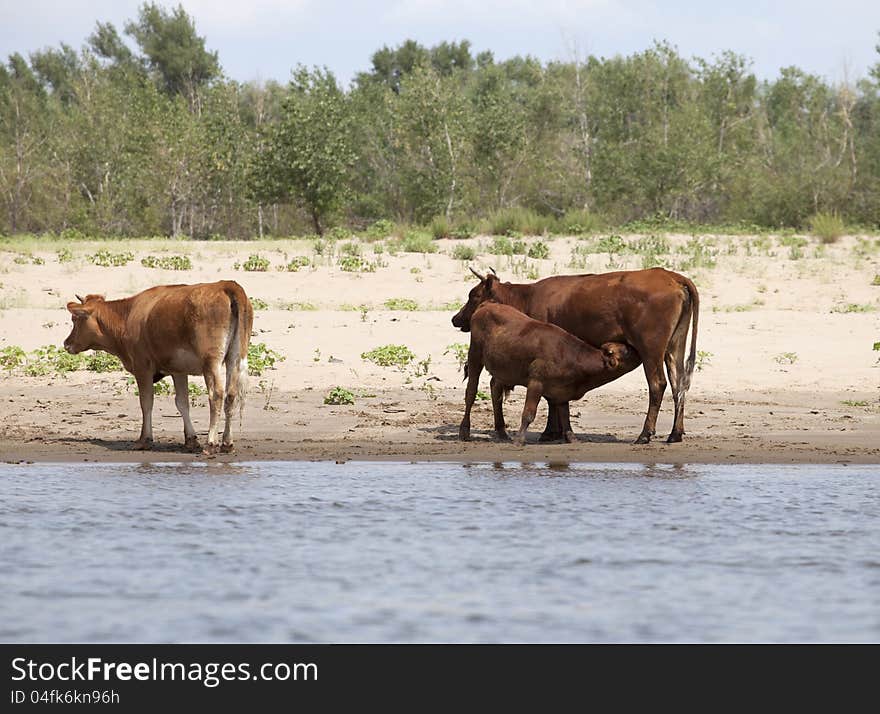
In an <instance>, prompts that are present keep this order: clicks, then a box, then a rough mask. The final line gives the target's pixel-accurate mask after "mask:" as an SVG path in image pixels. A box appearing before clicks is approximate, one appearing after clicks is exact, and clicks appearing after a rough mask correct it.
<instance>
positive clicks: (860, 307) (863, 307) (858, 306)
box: [831, 302, 877, 314]
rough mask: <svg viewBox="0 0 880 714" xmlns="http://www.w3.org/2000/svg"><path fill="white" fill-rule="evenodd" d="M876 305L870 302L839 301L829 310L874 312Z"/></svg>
mask: <svg viewBox="0 0 880 714" xmlns="http://www.w3.org/2000/svg"><path fill="white" fill-rule="evenodd" d="M876 311H877V306H876V305H872V304H871V303H855V302H848V303H841V304H839V305H835V306H834V307H832V308H831V312H840V313H844V314H846V313H850V312H876Z"/></svg>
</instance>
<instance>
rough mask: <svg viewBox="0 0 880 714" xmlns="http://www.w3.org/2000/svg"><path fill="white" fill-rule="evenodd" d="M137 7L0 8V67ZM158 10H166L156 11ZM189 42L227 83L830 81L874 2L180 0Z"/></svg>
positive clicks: (866, 25) (848, 68)
mask: <svg viewBox="0 0 880 714" xmlns="http://www.w3.org/2000/svg"><path fill="white" fill-rule="evenodd" d="M140 4H141V0H91V1H90V2H85V1H83V0H17V1H13V0H0V56H2V57H3V58H5V57H6V56H7V55H9V54H10V53H12V52H16V51H17V52H21V53H22V54H24V55H25V56H27V54H28V53H29V52H32V51H33V50H36V49H42V48H44V47H47V46H57V45H58V44H59V43H61V42H65V43H67V44H69V45H71V46H73V47H75V48H79V47H80V46H81V45H82V44H83V43H84V42H85V39H86V37H87V36H88V35H89V34H90V33H91V32H92V31H93V30H94V27H95V22H96V21H97V20H101V21H103V22H107V21H110V22H113V23H114V24H115V25H116V27H117V29H118V30H120V32H121V31H122V28H123V25H124V24H125V21H126V20H128V19H133V18H135V17H136V16H137V9H138V7H139V6H140ZM159 4H161V5H165V6H166V7H169V8H170V7H172V6H176V5H177V2H171V1H170V0H169V1H167V2H160V3H159ZM181 4H182V5H183V7H184V8H185V9H186V10H187V12H188V13H189V14H190V15H192V16H193V17H194V18H195V22H196V30H197V32H198V33H199V34H200V35H202V36H204V37H205V38H206V45H207V47H208V49H210V50H216V51H217V52H218V53H219V57H220V63H221V65H222V67H223V70H224V72H225V73H226V74H227V75H228V76H229V77H231V78H233V79H236V80H239V81H248V80H253V79H256V80H267V79H276V80H279V81H286V80H287V79H288V78H289V77H290V70H291V68H292V67H295V66H296V65H297V64H298V63H302V64H305V65H308V66H313V65H319V66H326V67H328V68H329V69H331V70H332V71H333V72H334V73H335V74H336V76H337V77H338V78H339V79H340V80H341V81H342V82H343V83H347V82H348V81H350V80H351V79H352V78H353V77H354V76H355V74H356V73H357V72H359V71H362V70H366V69H368V68H369V66H370V55H371V54H372V53H373V52H374V51H376V50H377V49H379V48H381V47H382V46H383V45H389V46H396V45H398V44H400V43H401V42H403V41H404V40H405V39H408V38H412V39H415V40H417V41H418V42H420V43H422V44H424V45H428V46H430V45H433V44H436V43H438V42H441V41H443V40H449V41H452V40H456V41H458V40H464V39H467V40H470V42H471V45H472V48H473V50H474V52H475V53H476V52H479V51H482V50H491V51H492V52H493V53H494V55H495V57H496V59H498V60H503V59H506V58H508V57H511V56H513V55H517V54H520V55H526V54H528V55H532V56H535V57H538V58H539V59H541V60H544V61H547V60H566V59H572V58H573V57H574V56H575V55H576V54H577V55H579V56H585V55H589V54H593V55H596V56H600V57H610V56H614V55H617V54H622V55H627V54H631V53H633V52H639V51H642V50H644V49H646V48H648V47H650V46H651V44H652V43H653V42H654V41H655V40H666V41H669V42H670V43H672V44H673V45H675V46H676V47H677V48H678V50H679V52H680V53H681V54H682V55H684V56H685V57H694V56H697V57H705V58H711V57H712V56H713V55H716V54H720V53H721V52H722V51H724V50H733V51H734V52H737V53H739V54H742V55H745V56H746V57H748V58H750V59H751V60H752V61H753V65H752V68H753V70H754V72H755V73H756V74H757V75H758V77H759V78H760V79H773V78H774V77H776V76H777V75H778V73H779V69H780V68H781V67H787V66H790V65H796V66H798V67H800V68H801V69H803V70H805V71H807V72H811V73H815V74H819V75H821V76H823V77H825V78H826V79H829V80H831V81H835V82H837V81H841V80H844V79H849V80H854V79H859V78H861V77H864V76H866V74H867V71H868V68H869V67H870V66H872V65H874V64H876V63H878V62H880V54H878V53H877V51H876V49H875V47H876V45H877V44H878V43H880V37H878V34H877V33H878V31H880V0H874V1H873V2H866V1H861V2H857V1H856V0H832V1H830V2H829V1H828V0H825V1H824V2H816V1H814V0H801V1H797V0H778V1H777V2H767V1H766V0H765V1H764V2H761V1H759V0H737V2H735V3H734V2H729V3H715V2H707V0H668V1H666V2H647V1H645V0H617V1H615V0H542V1H540V2H534V1H532V2H529V1H527V0H507V1H502V0H373V1H372V2H369V1H368V2H344V1H343V0H239V1H238V2H228V0H183V1H182V3H181Z"/></svg>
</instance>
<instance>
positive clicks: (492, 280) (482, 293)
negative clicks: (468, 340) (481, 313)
mask: <svg viewBox="0 0 880 714" xmlns="http://www.w3.org/2000/svg"><path fill="white" fill-rule="evenodd" d="M470 271H471V272H472V273H473V274H474V275H476V276H477V277H478V278H479V279H480V284H479V285H477V286H476V287H475V288H473V289H472V290H471V291H470V293H468V301H467V302H466V303H465V304H464V306H463V307H462V308H461V310H459V311H458V312H457V313H455V316H454V317H453V318H452V325H453V327H457V328H458V329H460V330H461V331H462V332H470V329H471V316H472V315H473V314H474V310H476V309H477V308H478V307H479V306H480V305H482V304H483V303H484V302H486V301H488V300H495V299H496V296H495V287H496V286H497V285H498V283H499V282H500V281H499V279H498V276H497V275H496V274H495V271H494V270H493V271H492V272H491V273H487V274H486V275H485V276H483V275H480V274H479V273H478V272H477V271H476V270H474V269H473V268H471V269H470Z"/></svg>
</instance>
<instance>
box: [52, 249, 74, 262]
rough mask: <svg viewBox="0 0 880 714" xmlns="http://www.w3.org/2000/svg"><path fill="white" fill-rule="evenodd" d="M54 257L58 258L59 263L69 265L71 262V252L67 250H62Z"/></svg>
mask: <svg viewBox="0 0 880 714" xmlns="http://www.w3.org/2000/svg"><path fill="white" fill-rule="evenodd" d="M55 255H57V256H58V262H59V263H70V262H71V261H72V260H73V252H72V251H71V250H70V249H69V248H62V249H61V250H59V251H58V252H57V253H55Z"/></svg>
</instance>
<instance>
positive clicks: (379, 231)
mask: <svg viewBox="0 0 880 714" xmlns="http://www.w3.org/2000/svg"><path fill="white" fill-rule="evenodd" d="M393 232H394V223H393V222H392V221H389V220H388V219H387V218H381V219H379V220H378V221H376V222H374V223H372V224H370V226H369V228H367V230H366V231H364V237H365V238H366V239H367V240H381V239H383V238H387V237H388V236H390V235H391V234H392V233H393Z"/></svg>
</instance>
